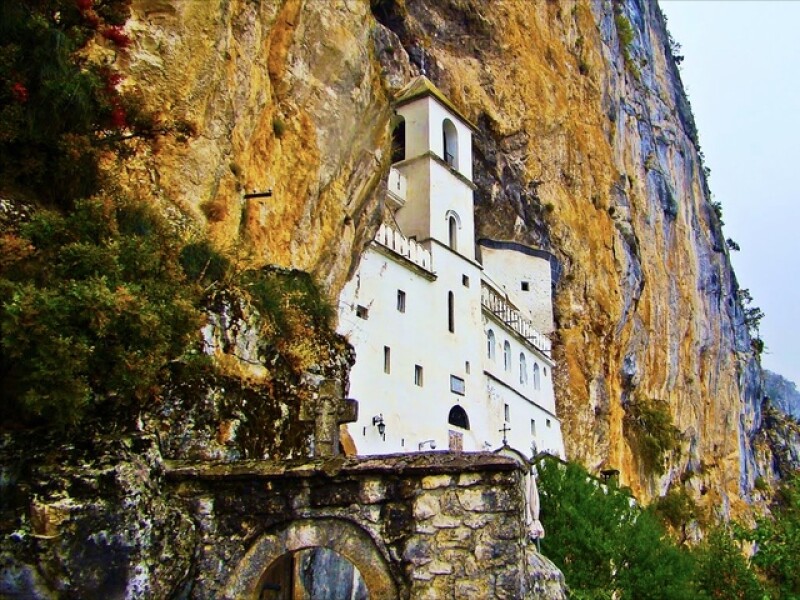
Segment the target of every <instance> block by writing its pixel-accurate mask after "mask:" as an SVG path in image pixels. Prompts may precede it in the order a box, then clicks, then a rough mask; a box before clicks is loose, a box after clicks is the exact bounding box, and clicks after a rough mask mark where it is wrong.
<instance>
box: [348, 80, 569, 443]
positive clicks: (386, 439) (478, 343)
mask: <svg viewBox="0 0 800 600" xmlns="http://www.w3.org/2000/svg"><path fill="white" fill-rule="evenodd" d="M397 113H398V115H399V116H400V117H401V118H402V119H403V120H404V124H405V153H404V156H402V157H401V158H402V159H401V160H398V161H397V162H396V163H395V164H394V165H393V167H392V171H391V172H390V175H389V197H388V198H387V206H388V207H390V208H391V209H393V210H395V211H396V212H395V213H394V215H393V216H394V219H393V220H394V224H392V225H383V226H381V228H380V230H379V231H378V234H377V235H376V238H375V240H374V241H373V242H372V244H371V245H370V246H369V247H368V248H367V249H366V251H365V252H364V254H363V256H362V258H361V263H360V265H359V268H358V270H357V272H356V273H355V275H354V277H353V278H352V280H351V281H349V282H348V283H347V285H346V286H345V288H344V289H343V291H342V295H341V297H340V307H339V332H340V333H342V334H344V335H345V336H347V337H348V339H349V341H350V343H351V344H352V345H353V346H354V348H355V350H356V363H355V365H354V366H353V369H352V371H351V375H350V390H349V396H350V397H352V398H355V399H356V400H358V402H359V419H358V421H357V422H356V423H351V424H349V425H348V430H349V433H350V436H351V437H352V440H353V442H354V444H355V446H356V448H357V451H358V453H359V454H389V453H396V452H417V451H429V450H432V449H438V450H447V449H451V450H462V449H463V450H465V451H475V450H490V449H495V448H498V447H499V446H501V445H502V442H503V439H504V436H505V437H506V439H507V442H508V444H510V445H511V446H513V447H515V448H517V449H518V450H520V451H522V452H524V453H526V454H528V455H529V456H530V455H532V454H533V453H534V449H535V450H539V451H542V450H548V451H550V452H551V453H553V454H557V455H559V456H561V457H563V456H564V448H563V440H562V438H561V427H560V422H559V421H558V418H557V417H556V415H555V401H554V395H553V386H552V368H553V362H552V360H551V359H550V358H549V350H550V342H549V340H548V339H547V337H546V336H545V335H544V334H541V333H539V332H538V331H536V330H535V328H534V327H533V323H532V320H531V318H532V313H535V314H537V315H538V317H537V319H538V321H541V322H544V321H545V320H546V316H547V315H550V320H549V321H548V322H547V323H546V325H547V328H546V330H547V331H550V330H552V307H551V306H550V300H549V299H550V277H549V273H550V265H549V261H548V260H547V258H542V257H540V256H535V255H532V254H531V253H530V252H528V253H526V252H524V251H521V249H522V250H524V248H523V247H516V246H514V247H513V248H511V249H508V248H494V247H492V248H488V251H487V249H485V248H483V247H482V248H481V250H482V253H483V255H484V257H485V258H484V260H486V257H488V259H489V262H490V263H491V272H492V278H491V279H490V278H489V277H488V275H487V273H488V272H489V269H488V265H486V264H484V265H483V266H482V265H481V264H480V263H478V262H477V261H476V257H475V249H476V246H475V226H474V212H473V204H472V202H473V200H472V196H473V189H474V185H473V183H472V181H471V177H472V130H471V126H470V125H469V123H468V122H467V121H466V119H464V118H463V117H462V116H461V115H460V114H459V113H458V111H457V110H456V109H455V108H454V107H452V105H450V104H449V102H448V101H447V100H446V99H445V98H444V97H443V96H441V93H440V92H439V91H438V90H436V89H435V88H434V87H433V86H432V84H430V82H429V81H428V80H427V79H425V78H424V77H420V78H417V79H416V80H415V81H414V82H412V83H411V84H410V85H409V86H408V87H407V88H406V91H405V92H404V93H402V94H401V96H400V98H399V100H398V103H397ZM490 243H491V242H490ZM512 246H513V245H512ZM505 255H508V256H509V257H511V260H510V262H509V265H511V270H510V271H509V272H504V271H503V265H504V264H505V263H504V261H503V257H504V256H505ZM518 255H522V257H520V256H518ZM541 263H544V264H545V266H546V268H545V266H542V264H541ZM484 268H486V269H487V273H484V270H483V269H484ZM545 272H546V274H547V277H546V279H547V281H546V282H544V281H540V280H539V279H540V275H542V274H543V273H545ZM533 274H536V277H534V276H533ZM520 277H524V278H527V279H526V281H529V282H530V284H531V285H534V282H535V286H536V288H537V290H536V291H535V292H534V293H533V294H531V295H530V297H526V296H522V298H523V299H524V300H529V302H523V301H520V300H519V299H517V298H516V297H513V298H512V295H511V294H509V293H508V292H507V290H506V289H504V287H503V286H504V285H506V286H507V287H508V286H511V285H512V284H513V282H515V281H516V280H517V279H519V278H520ZM495 281H498V282H501V283H500V284H498V283H494V282H495ZM542 285H546V300H547V304H548V305H547V306H546V307H544V308H540V307H539V306H538V303H539V302H540V301H544V300H543V298H544V295H543V294H542V293H541V291H540V290H539V287H540V286H542ZM539 327H540V329H545V328H544V327H541V325H539ZM490 330H491V332H492V334H491V335H493V336H494V339H495V341H494V344H495V347H494V349H493V351H491V348H490V345H489V342H488V338H487V336H488V335H489V331H490ZM506 348H507V352H508V353H509V354H508V356H509V357H510V358H509V362H508V363H507V362H506V354H505V349H506ZM504 429H505V431H503V430H504ZM381 432H382V433H381Z"/></svg>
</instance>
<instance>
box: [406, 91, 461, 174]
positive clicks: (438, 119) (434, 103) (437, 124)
mask: <svg viewBox="0 0 800 600" xmlns="http://www.w3.org/2000/svg"><path fill="white" fill-rule="evenodd" d="M426 100H427V102H428V140H429V141H430V149H431V150H432V151H433V152H435V153H436V155H437V156H438V157H439V158H441V159H443V160H444V135H443V130H442V127H443V126H444V120H445V119H450V120H451V121H452V122H453V125H455V128H456V135H457V136H458V172H459V173H461V174H462V175H463V176H464V177H466V178H467V179H469V180H470V181H472V130H471V129H470V128H469V127H468V126H467V124H466V123H464V122H463V121H462V120H461V119H459V118H458V117H456V116H455V115H454V114H453V113H451V112H450V111H449V110H448V109H447V108H445V107H444V106H442V105H441V104H439V101H438V100H436V99H435V98H433V97H431V96H428V97H427V98H426ZM398 112H399V111H398Z"/></svg>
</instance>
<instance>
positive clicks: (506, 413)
mask: <svg viewBox="0 0 800 600" xmlns="http://www.w3.org/2000/svg"><path fill="white" fill-rule="evenodd" d="M503 418H504V419H505V420H506V422H508V421H510V420H511V410H510V409H509V407H508V404H503Z"/></svg>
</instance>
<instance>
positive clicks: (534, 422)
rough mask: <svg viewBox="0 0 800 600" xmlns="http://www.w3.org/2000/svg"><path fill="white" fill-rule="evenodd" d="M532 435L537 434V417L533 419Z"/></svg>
mask: <svg viewBox="0 0 800 600" xmlns="http://www.w3.org/2000/svg"><path fill="white" fill-rule="evenodd" d="M531 435H536V419H531Z"/></svg>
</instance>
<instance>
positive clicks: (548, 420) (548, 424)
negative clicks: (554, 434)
mask: <svg viewBox="0 0 800 600" xmlns="http://www.w3.org/2000/svg"><path fill="white" fill-rule="evenodd" d="M551 425H552V423H551V422H550V419H547V426H548V427H550V426H551Z"/></svg>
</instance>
